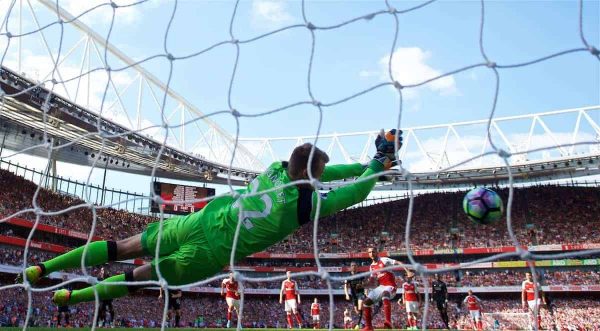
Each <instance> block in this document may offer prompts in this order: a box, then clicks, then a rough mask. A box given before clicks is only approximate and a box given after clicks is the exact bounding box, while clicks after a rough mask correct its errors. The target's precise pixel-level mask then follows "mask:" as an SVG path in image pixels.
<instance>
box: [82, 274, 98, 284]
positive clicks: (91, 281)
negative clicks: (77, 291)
mask: <svg viewBox="0 0 600 331" xmlns="http://www.w3.org/2000/svg"><path fill="white" fill-rule="evenodd" d="M85 281H86V282H87V283H88V284H91V285H96V284H98V283H100V282H99V281H98V278H96V277H94V276H87V277H86V278H85Z"/></svg>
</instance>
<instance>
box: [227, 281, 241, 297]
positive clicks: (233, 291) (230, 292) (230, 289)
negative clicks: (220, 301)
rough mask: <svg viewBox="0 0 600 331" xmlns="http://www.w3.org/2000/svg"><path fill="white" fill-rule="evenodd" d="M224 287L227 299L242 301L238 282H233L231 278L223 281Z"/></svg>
mask: <svg viewBox="0 0 600 331" xmlns="http://www.w3.org/2000/svg"><path fill="white" fill-rule="evenodd" d="M223 285H225V290H226V292H225V297H226V298H233V299H236V300H239V299H240V294H239V293H238V288H239V287H238V282H237V280H231V279H229V278H225V279H223Z"/></svg>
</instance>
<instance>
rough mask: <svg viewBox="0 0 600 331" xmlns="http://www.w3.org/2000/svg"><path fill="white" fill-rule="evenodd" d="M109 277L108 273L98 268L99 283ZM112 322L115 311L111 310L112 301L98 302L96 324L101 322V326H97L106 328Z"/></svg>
mask: <svg viewBox="0 0 600 331" xmlns="http://www.w3.org/2000/svg"><path fill="white" fill-rule="evenodd" d="M109 276H110V275H109V274H108V271H106V269H104V267H102V268H100V273H99V274H98V280H99V281H103V280H105V279H106V278H108V277H109ZM107 311H108V313H109V314H110V319H108V318H107V316H106V312H107ZM114 320H115V309H114V308H113V300H112V299H108V300H102V301H100V310H99V311H98V322H102V324H99V325H100V326H102V325H104V326H107V325H109V324H110V323H111V322H112V321H114Z"/></svg>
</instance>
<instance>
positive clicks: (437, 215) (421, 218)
mask: <svg viewBox="0 0 600 331" xmlns="http://www.w3.org/2000/svg"><path fill="white" fill-rule="evenodd" d="M497 192H498V193H499V194H500V196H501V197H502V199H503V201H504V202H505V203H506V201H507V200H508V190H507V189H498V190H497ZM463 197H464V192H446V193H428V194H423V195H419V196H416V197H415V198H414V207H413V215H412V221H411V223H412V225H411V229H410V246H411V247H412V248H413V249H433V248H460V247H496V246H504V245H511V246H512V245H514V243H513V241H512V240H511V239H510V237H509V235H508V231H507V227H506V217H505V216H506V215H505V216H504V217H503V218H502V220H500V221H498V222H497V223H495V224H490V225H486V226H485V227H482V226H479V225H477V224H474V223H472V222H470V221H468V220H467V218H466V217H465V215H464V213H463V211H462V204H461V202H462V198H463ZM598 201H600V190H598V189H597V188H587V187H564V186H534V187H528V188H518V189H515V190H514V198H513V206H512V218H511V220H512V224H513V230H514V232H515V235H516V237H517V239H518V241H519V243H520V244H521V245H537V244H577V243H589V242H593V241H594V240H597V238H600V216H599V215H600V204H598ZM408 204H409V201H408V200H407V199H401V200H396V201H392V202H386V203H380V204H375V205H370V206H366V207H361V208H352V209H348V210H345V211H343V212H340V213H338V214H336V215H333V216H331V217H329V218H326V219H323V220H321V221H320V222H319V234H320V236H319V238H318V239H319V246H320V248H321V251H322V252H335V251H338V252H352V251H357V250H358V251H360V250H364V247H365V246H366V245H383V248H385V249H387V250H392V251H394V250H404V235H405V231H406V217H407V214H408ZM384 232H385V233H384ZM382 233H383V234H382ZM332 234H334V235H332ZM312 235H313V230H312V227H311V226H307V227H304V228H302V229H300V230H299V231H297V232H296V233H295V234H294V235H293V236H291V237H289V238H288V240H286V241H284V242H282V243H280V244H278V245H275V246H272V247H270V248H269V251H271V252H288V251H291V252H305V251H310V250H311V249H312V247H311V246H312ZM356 238H361V240H356Z"/></svg>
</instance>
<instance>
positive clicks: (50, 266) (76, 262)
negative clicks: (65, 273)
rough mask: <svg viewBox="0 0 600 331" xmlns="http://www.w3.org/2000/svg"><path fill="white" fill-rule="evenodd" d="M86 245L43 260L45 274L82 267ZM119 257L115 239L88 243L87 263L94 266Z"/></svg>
mask: <svg viewBox="0 0 600 331" xmlns="http://www.w3.org/2000/svg"><path fill="white" fill-rule="evenodd" d="M84 249H85V246H81V247H79V248H76V249H74V250H72V251H70V252H67V253H65V254H62V255H59V256H57V257H55V258H53V259H51V260H49V261H46V262H43V263H42V264H41V265H40V266H41V267H42V269H43V274H44V275H48V274H50V273H52V272H55V271H59V270H65V269H73V268H80V267H81V257H82V256H83V250H84ZM116 259H117V243H116V242H114V241H95V242H92V243H90V244H89V245H88V250H87V254H86V256H85V265H86V266H94V265H98V264H102V263H106V262H108V261H115V260H116Z"/></svg>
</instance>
